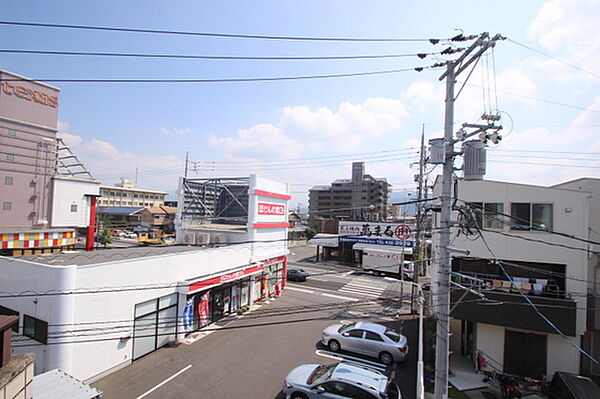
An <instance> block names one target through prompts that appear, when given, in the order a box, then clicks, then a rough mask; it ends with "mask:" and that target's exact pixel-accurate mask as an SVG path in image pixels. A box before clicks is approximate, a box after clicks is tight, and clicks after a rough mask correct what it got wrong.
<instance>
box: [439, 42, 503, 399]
mask: <svg viewBox="0 0 600 399" xmlns="http://www.w3.org/2000/svg"><path fill="white" fill-rule="evenodd" d="M502 39H503V37H502V36H500V35H496V36H494V37H493V38H491V39H490V37H489V34H488V33H487V32H484V33H482V34H481V35H479V38H478V39H477V40H476V41H475V42H474V43H473V44H472V45H471V46H470V47H469V48H467V49H466V50H465V51H464V52H463V54H462V55H461V56H460V57H458V59H456V60H454V61H448V62H447V64H446V72H444V73H443V74H442V76H440V78H439V80H443V79H446V107H445V112H444V139H443V155H444V156H443V165H444V169H443V173H442V193H441V214H440V231H439V247H438V260H437V270H436V271H437V276H436V277H437V278H436V283H437V284H434V285H433V289H434V292H433V294H434V296H437V298H438V299H437V307H436V312H437V315H436V316H437V325H436V327H437V329H436V341H435V392H434V398H435V399H447V398H448V364H449V352H450V271H451V249H450V228H451V227H452V225H453V222H452V220H451V218H452V174H453V172H454V157H455V156H457V155H460V153H457V152H455V151H454V144H455V143H456V142H457V141H459V140H454V138H453V130H454V102H455V100H456V97H455V95H454V85H455V83H456V77H457V76H458V75H459V74H460V73H462V72H463V71H464V70H465V69H466V68H468V67H469V65H471V64H472V63H473V62H475V61H476V60H477V59H479V57H481V56H482V55H483V53H484V52H485V51H486V50H487V49H488V48H492V47H494V45H495V44H496V41H497V40H502ZM477 47H479V50H477V51H476V52H475V54H473V55H472V56H471V57H470V58H469V59H467V57H468V56H469V55H470V54H471V53H472V52H473V51H474V50H475V49H476V48H477ZM469 76H470V74H469ZM467 79H468V77H467ZM463 87H464V86H463ZM459 94H460V91H459ZM463 126H465V125H463ZM467 127H471V126H467ZM473 127H476V128H479V130H478V131H477V132H479V131H482V132H483V133H484V134H485V130H486V129H488V128H493V127H492V125H486V126H480V125H474V126H473ZM500 128H501V127H500ZM473 134H475V133H473ZM471 135H472V134H471ZM466 137H467V136H465V135H462V137H461V139H464V138H466ZM438 163H441V162H438Z"/></svg>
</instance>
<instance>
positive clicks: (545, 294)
mask: <svg viewBox="0 0 600 399" xmlns="http://www.w3.org/2000/svg"><path fill="white" fill-rule="evenodd" d="M502 265H503V268H500V266H499V263H498V262H495V261H492V260H489V259H481V258H468V257H455V258H454V259H453V260H452V270H453V272H454V273H453V279H454V280H457V281H458V282H460V283H461V284H463V285H465V286H471V287H472V288H473V289H475V290H476V291H478V292H481V293H482V294H483V295H485V297H486V299H487V300H486V301H482V300H481V298H479V297H478V296H476V295H474V294H471V293H469V294H468V295H466V296H465V297H464V298H463V299H462V300H460V301H459V299H460V298H461V297H462V295H463V294H464V292H465V291H464V290H461V289H453V290H452V291H453V292H452V293H451V300H452V302H453V303H456V302H457V301H459V302H460V303H459V305H458V306H457V307H456V309H455V310H454V312H453V313H452V317H455V318H457V319H461V320H468V321H474V322H478V323H486V324H493V325H498V326H505V327H514V328H524V329H528V330H533V331H540V332H547V333H556V331H555V330H554V329H553V328H552V327H551V326H550V325H549V323H548V322H546V321H545V320H544V319H543V318H542V317H541V316H540V315H539V314H537V313H536V311H535V309H534V308H533V307H532V306H531V305H530V304H529V303H528V302H527V301H526V299H525V298H524V297H523V295H521V293H523V294H525V295H526V296H527V298H529V300H531V302H533V303H534V304H535V305H536V306H537V308H538V309H539V311H540V312H541V313H542V314H543V315H544V316H545V317H547V318H548V319H549V320H550V321H551V322H552V323H554V324H555V325H556V326H557V327H558V328H559V329H560V330H561V331H562V332H564V333H565V334H566V335H569V336H574V335H575V321H576V306H577V302H576V301H575V300H573V299H572V298H571V295H570V293H569V292H567V291H566V265H563V264H554V263H537V262H525V261H516V260H504V261H502ZM505 272H506V273H508V274H509V275H510V276H511V277H512V278H513V280H514V284H515V285H516V287H518V289H517V288H515V287H514V286H513V283H511V281H509V280H508V279H507V277H506V275H505Z"/></svg>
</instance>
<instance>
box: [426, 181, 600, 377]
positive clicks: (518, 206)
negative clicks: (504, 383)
mask: <svg viewBox="0 0 600 399" xmlns="http://www.w3.org/2000/svg"><path fill="white" fill-rule="evenodd" d="M440 187H441V179H438V180H437V181H436V185H435V188H434V196H437V195H439V192H440V190H441V188H440ZM455 192H456V195H457V198H456V207H455V212H454V216H453V220H460V219H462V220H463V221H464V224H463V226H462V227H460V228H455V229H453V232H452V242H453V244H452V246H453V247H454V248H459V249H460V250H461V253H462V252H463V251H468V252H469V254H468V255H465V254H461V253H457V252H454V253H453V254H452V272H453V279H454V280H455V282H457V283H459V284H461V285H463V286H466V287H470V288H472V289H474V290H476V291H479V292H481V293H482V294H483V295H484V296H485V300H482V298H480V297H479V296H477V295H474V294H473V293H472V292H465V291H463V290H461V289H456V287H454V286H453V288H452V290H451V298H452V299H451V303H453V306H456V307H455V308H454V309H453V311H452V320H451V332H452V335H451V338H450V347H451V352H452V356H451V369H452V362H453V359H456V358H457V357H460V356H461V355H462V356H465V357H466V358H468V359H470V361H472V362H473V364H474V367H475V365H477V367H481V365H482V364H484V367H485V368H488V369H496V370H497V371H500V372H505V373H509V374H515V375H521V376H526V377H530V378H535V379H542V378H547V379H551V378H552V376H553V375H554V373H555V372H557V371H565V372H570V373H575V374H579V373H587V374H592V373H593V374H597V373H598V372H599V371H600V370H598V368H597V367H592V362H591V361H590V360H589V359H588V358H587V356H586V355H584V354H583V353H582V352H580V351H578V350H577V349H576V348H575V347H576V346H578V347H581V348H583V350H585V351H587V352H589V353H590V354H591V355H592V356H594V357H595V358H596V359H597V358H599V356H600V346H599V345H597V343H598V326H599V319H598V311H597V310H594V309H597V307H596V306H595V303H596V301H597V297H598V295H599V294H600V292H599V290H598V285H597V276H598V270H599V266H598V255H597V254H598V250H599V249H600V248H599V247H598V245H596V244H593V243H592V242H591V241H589V240H590V239H591V240H593V239H594V236H593V232H595V231H600V219H599V217H598V212H599V211H600V180H598V179H579V180H576V181H573V182H568V183H564V184H559V185H556V186H553V187H541V186H534V185H527V184H514V183H506V182H499V181H487V180H479V181H465V180H458V183H457V187H456V189H455ZM457 210H458V211H457ZM434 225H435V226H438V227H439V225H440V222H439V214H434ZM434 237H435V238H436V239H437V235H436V234H434ZM595 241H598V240H595ZM436 275H437V273H436V270H434V271H433V273H432V278H433V283H434V284H435V276H436ZM508 276H510V278H509V277H508ZM511 279H512V280H513V281H514V284H513V283H512V282H511ZM529 302H531V303H529ZM532 304H533V305H532ZM542 315H543V316H542Z"/></svg>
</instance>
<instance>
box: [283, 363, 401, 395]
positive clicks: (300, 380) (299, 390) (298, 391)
mask: <svg viewBox="0 0 600 399" xmlns="http://www.w3.org/2000/svg"><path fill="white" fill-rule="evenodd" d="M283 393H284V394H285V397H286V399H312V398H319V399H323V398H332V399H333V398H354V399H400V398H401V397H400V390H399V389H398V387H397V386H396V384H394V382H393V381H392V380H391V379H389V378H388V377H386V376H385V374H382V373H380V372H379V371H377V370H375V369H372V368H370V367H366V366H364V365H360V364H355V363H347V362H341V363H334V364H328V365H319V364H304V365H302V366H298V367H296V368H295V369H293V370H292V371H291V372H290V373H289V374H288V376H287V377H286V378H285V382H284V383H283Z"/></svg>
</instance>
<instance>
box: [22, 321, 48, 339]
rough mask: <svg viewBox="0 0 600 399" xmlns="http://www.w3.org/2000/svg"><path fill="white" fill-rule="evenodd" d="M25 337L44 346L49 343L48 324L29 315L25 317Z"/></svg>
mask: <svg viewBox="0 0 600 399" xmlns="http://www.w3.org/2000/svg"><path fill="white" fill-rule="evenodd" d="M23 335H24V336H26V337H29V338H31V339H34V340H36V341H38V342H41V343H42V344H44V345H46V344H47V343H48V323H46V322H45V321H43V320H40V319H36V318H35V317H31V316H28V315H26V314H25V315H23Z"/></svg>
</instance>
